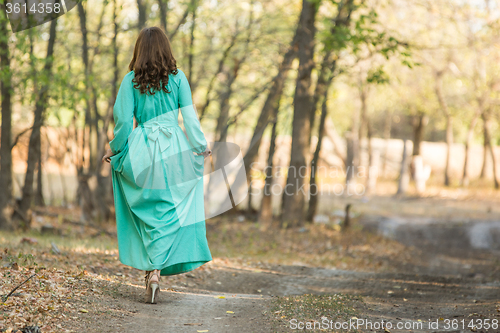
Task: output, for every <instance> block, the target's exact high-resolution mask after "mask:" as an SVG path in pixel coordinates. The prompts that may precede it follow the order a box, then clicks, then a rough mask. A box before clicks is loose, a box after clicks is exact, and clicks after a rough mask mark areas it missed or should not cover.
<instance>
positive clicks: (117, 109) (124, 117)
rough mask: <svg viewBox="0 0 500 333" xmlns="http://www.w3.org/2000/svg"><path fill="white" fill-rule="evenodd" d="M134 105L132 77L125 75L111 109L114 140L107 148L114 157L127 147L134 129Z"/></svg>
mask: <svg viewBox="0 0 500 333" xmlns="http://www.w3.org/2000/svg"><path fill="white" fill-rule="evenodd" d="M134 105H135V103H134V87H133V84H132V77H131V75H129V74H127V75H126V76H125V77H124V79H123V81H122V83H121V85H120V89H119V90H118V95H117V96H116V101H115V105H114V107H113V118H114V120H115V129H114V131H113V134H114V139H113V140H111V142H110V143H109V147H110V149H111V151H112V152H113V154H115V155H116V154H118V153H120V152H122V151H123V150H124V149H125V148H126V147H127V141H128V137H129V135H130V133H132V130H133V127H134Z"/></svg>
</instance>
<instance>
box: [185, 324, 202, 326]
mask: <svg viewBox="0 0 500 333" xmlns="http://www.w3.org/2000/svg"><path fill="white" fill-rule="evenodd" d="M184 325H186V326H201V325H203V324H202V323H185V324H184Z"/></svg>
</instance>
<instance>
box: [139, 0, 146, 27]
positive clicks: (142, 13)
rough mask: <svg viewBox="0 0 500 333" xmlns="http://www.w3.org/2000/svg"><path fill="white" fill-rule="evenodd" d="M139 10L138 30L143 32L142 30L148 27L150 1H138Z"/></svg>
mask: <svg viewBox="0 0 500 333" xmlns="http://www.w3.org/2000/svg"><path fill="white" fill-rule="evenodd" d="M137 9H138V10H139V17H138V21H137V29H138V30H139V31H141V30H142V28H144V27H145V26H146V19H147V17H148V11H147V9H148V0H137Z"/></svg>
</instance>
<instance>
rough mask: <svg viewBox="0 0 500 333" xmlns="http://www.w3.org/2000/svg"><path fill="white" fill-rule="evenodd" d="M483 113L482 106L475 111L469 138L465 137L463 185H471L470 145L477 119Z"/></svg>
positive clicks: (468, 132) (468, 133)
mask: <svg viewBox="0 0 500 333" xmlns="http://www.w3.org/2000/svg"><path fill="white" fill-rule="evenodd" d="M481 113H482V108H478V111H476V112H475V113H474V117H473V118H472V120H471V122H470V124H469V129H468V131H467V138H466V139H465V159H464V172H463V175H462V186H465V187H467V186H469V182H470V179H469V170H468V166H469V153H470V151H469V150H470V146H471V144H472V139H473V138H474V129H475V128H476V124H477V121H478V119H479V116H480V115H481Z"/></svg>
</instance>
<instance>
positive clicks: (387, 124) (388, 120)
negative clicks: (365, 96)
mask: <svg viewBox="0 0 500 333" xmlns="http://www.w3.org/2000/svg"><path fill="white" fill-rule="evenodd" d="M391 127H392V114H391V112H390V111H389V110H387V111H386V112H385V121H384V140H385V151H384V159H383V162H382V163H383V165H382V173H383V175H384V177H387V165H388V163H387V162H388V160H389V140H390V139H391Z"/></svg>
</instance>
